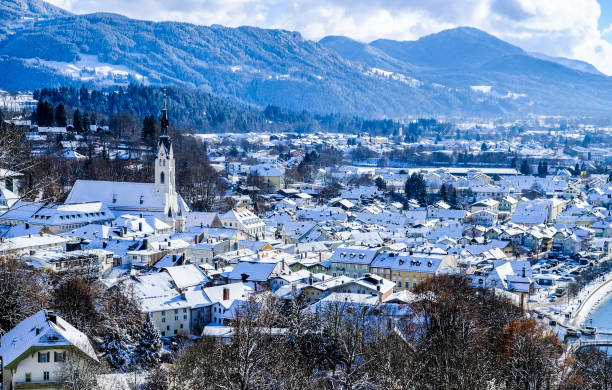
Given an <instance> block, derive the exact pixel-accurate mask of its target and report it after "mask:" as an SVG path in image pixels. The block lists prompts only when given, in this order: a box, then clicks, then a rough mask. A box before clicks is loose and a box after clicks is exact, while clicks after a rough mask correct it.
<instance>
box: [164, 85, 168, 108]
mask: <svg viewBox="0 0 612 390" xmlns="http://www.w3.org/2000/svg"><path fill="white" fill-rule="evenodd" d="M167 109H168V95H167V94H166V88H164V110H167Z"/></svg>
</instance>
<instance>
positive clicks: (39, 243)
mask: <svg viewBox="0 0 612 390" xmlns="http://www.w3.org/2000/svg"><path fill="white" fill-rule="evenodd" d="M68 241H69V240H68V239H66V238H64V237H60V236H56V235H53V234H46V233H43V232H42V230H41V231H40V232H39V233H38V234H28V235H27V236H20V237H14V238H6V239H4V238H3V239H0V256H9V255H12V256H21V255H23V254H34V253H36V252H39V251H64V250H65V249H66V244H67V243H68Z"/></svg>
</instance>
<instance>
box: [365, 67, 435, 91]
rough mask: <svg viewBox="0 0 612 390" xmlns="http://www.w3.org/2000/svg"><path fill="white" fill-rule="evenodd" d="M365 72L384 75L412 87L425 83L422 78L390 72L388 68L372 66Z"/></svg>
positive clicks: (369, 74) (368, 74)
mask: <svg viewBox="0 0 612 390" xmlns="http://www.w3.org/2000/svg"><path fill="white" fill-rule="evenodd" d="M364 74H365V75H366V76H375V77H383V78H386V79H391V80H396V81H399V82H401V83H404V84H406V85H408V86H410V87H412V88H418V87H420V86H421V85H423V83H422V82H421V81H420V80H417V79H415V78H413V77H410V76H406V75H404V74H401V73H396V72H390V71H388V70H383V69H379V68H370V69H368V70H367V71H366V72H365V73H364Z"/></svg>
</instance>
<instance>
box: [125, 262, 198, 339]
mask: <svg viewBox="0 0 612 390" xmlns="http://www.w3.org/2000/svg"><path fill="white" fill-rule="evenodd" d="M208 282H209V279H208V278H207V277H206V275H205V274H204V272H202V271H201V270H200V268H199V267H198V266H197V265H195V264H187V265H182V266H175V267H167V268H164V269H162V271H161V272H158V273H151V274H145V275H139V276H135V277H134V278H132V279H131V280H130V284H131V285H132V286H133V287H134V292H135V294H136V299H138V301H139V302H140V306H141V308H142V311H143V312H144V313H147V314H149V315H150V317H151V320H152V321H153V323H154V324H155V326H156V327H157V329H159V331H160V332H161V335H162V336H168V337H169V336H176V335H178V334H185V335H186V334H189V333H191V307H192V305H193V303H192V302H190V301H189V300H188V299H187V297H188V294H189V293H190V292H193V291H197V290H199V289H201V287H202V285H203V284H207V283H208Z"/></svg>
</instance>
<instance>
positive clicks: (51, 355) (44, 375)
mask: <svg viewBox="0 0 612 390" xmlns="http://www.w3.org/2000/svg"><path fill="white" fill-rule="evenodd" d="M0 358H1V361H2V388H3V389H15V390H19V389H57V390H59V389H62V388H63V387H62V386H61V383H60V382H59V380H60V374H61V372H62V367H63V365H64V364H65V362H66V360H67V359H73V358H76V359H83V360H88V361H90V362H93V363H94V364H97V363H98V358H97V357H96V353H95V351H94V349H93V347H92V345H91V343H90V341H89V339H88V338H87V336H85V334H83V333H82V332H80V331H79V330H78V329H76V328H74V327H73V326H72V325H70V324H69V323H68V322H66V321H65V320H64V319H63V318H61V317H59V316H58V315H57V314H55V313H53V312H50V311H47V310H40V311H38V312H37V313H36V314H34V315H32V316H31V317H28V318H26V319H25V320H23V321H21V322H20V323H19V324H17V326H15V327H14V328H13V329H11V330H10V331H8V332H7V333H6V334H5V335H4V336H2V338H1V339H0Z"/></svg>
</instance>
